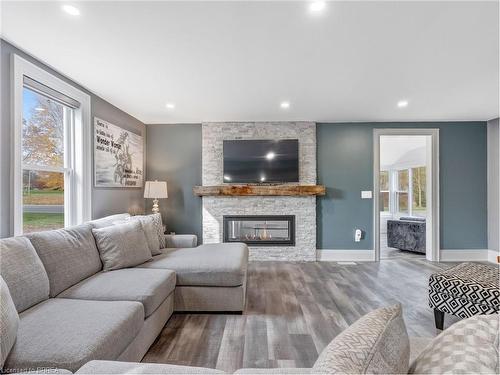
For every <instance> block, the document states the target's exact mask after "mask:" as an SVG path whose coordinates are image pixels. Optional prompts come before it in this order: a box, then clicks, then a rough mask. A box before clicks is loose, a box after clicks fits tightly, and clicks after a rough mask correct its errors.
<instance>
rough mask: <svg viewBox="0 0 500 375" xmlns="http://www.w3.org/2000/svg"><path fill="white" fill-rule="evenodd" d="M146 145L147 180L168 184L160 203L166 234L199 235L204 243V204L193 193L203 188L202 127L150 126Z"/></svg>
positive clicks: (148, 126)
mask: <svg viewBox="0 0 500 375" xmlns="http://www.w3.org/2000/svg"><path fill="white" fill-rule="evenodd" d="M147 145H148V147H147V160H148V163H147V169H146V174H147V176H148V180H159V181H167V183H168V198H167V199H161V200H160V203H159V205H160V211H161V213H162V217H163V220H164V223H165V224H166V225H167V231H169V232H172V231H173V232H176V233H180V234H187V233H192V234H196V235H197V236H198V238H199V242H200V243H201V241H202V229H201V218H202V203H201V198H200V197H195V196H194V195H193V190H192V189H193V186H196V185H201V163H202V162H201V150H202V146H201V124H180V125H147ZM151 207H152V201H151V200H150V199H148V202H147V210H148V211H149V210H151Z"/></svg>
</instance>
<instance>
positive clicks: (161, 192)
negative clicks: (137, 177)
mask: <svg viewBox="0 0 500 375" xmlns="http://www.w3.org/2000/svg"><path fill="white" fill-rule="evenodd" d="M144 198H153V213H154V214H156V213H158V212H160V209H159V208H158V199H162V198H168V192H167V182H166V181H157V180H155V181H146V186H145V187H144Z"/></svg>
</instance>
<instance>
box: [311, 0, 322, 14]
mask: <svg viewBox="0 0 500 375" xmlns="http://www.w3.org/2000/svg"><path fill="white" fill-rule="evenodd" d="M325 7H326V2H325V1H313V2H312V3H311V4H309V10H310V11H311V12H314V13H317V12H321V11H322V10H324V9H325Z"/></svg>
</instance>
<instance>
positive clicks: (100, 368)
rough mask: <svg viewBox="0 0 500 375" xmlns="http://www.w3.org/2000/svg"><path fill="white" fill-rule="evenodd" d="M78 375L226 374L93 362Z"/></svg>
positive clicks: (201, 369)
mask: <svg viewBox="0 0 500 375" xmlns="http://www.w3.org/2000/svg"><path fill="white" fill-rule="evenodd" d="M76 373H77V374H172V375H173V374H179V375H180V374H186V375H188V374H193V375H195V374H226V373H225V372H224V371H220V370H215V369H212V368H206V367H192V366H177V365H167V364H160V363H135V362H115V361H91V362H89V363H87V364H86V365H85V366H83V367H82V368H81V369H79V370H78V371H77V372H76Z"/></svg>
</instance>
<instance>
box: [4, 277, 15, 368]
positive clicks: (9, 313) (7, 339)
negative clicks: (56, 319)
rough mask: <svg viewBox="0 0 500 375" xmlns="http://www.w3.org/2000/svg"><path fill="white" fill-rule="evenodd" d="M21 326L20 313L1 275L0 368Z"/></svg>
mask: <svg viewBox="0 0 500 375" xmlns="http://www.w3.org/2000/svg"><path fill="white" fill-rule="evenodd" d="M18 328H19V315H18V313H17V310H16V307H15V306H14V301H12V297H11V295H10V292H9V288H8V286H7V284H6V283H5V281H4V279H3V278H2V277H1V276H0V369H2V368H3V364H4V363H5V360H6V359H7V356H8V355H9V353H10V350H11V349H12V347H13V346H14V343H15V342H16V337H17V330H18Z"/></svg>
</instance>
